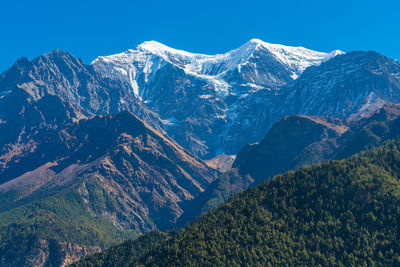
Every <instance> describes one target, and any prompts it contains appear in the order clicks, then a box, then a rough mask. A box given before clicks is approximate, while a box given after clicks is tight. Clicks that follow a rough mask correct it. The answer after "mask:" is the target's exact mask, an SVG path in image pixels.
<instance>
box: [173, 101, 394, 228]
mask: <svg viewBox="0 0 400 267" xmlns="http://www.w3.org/2000/svg"><path fill="white" fill-rule="evenodd" d="M398 135H400V105H399V104H385V105H384V106H383V107H382V108H380V109H379V110H377V111H376V112H374V113H373V114H370V115H369V116H368V117H365V118H359V119H357V120H348V121H344V120H341V119H337V118H323V117H316V116H306V115H294V116H289V117H285V118H283V119H281V120H280V121H278V122H277V123H275V124H274V125H273V126H272V127H271V129H270V130H269V132H268V133H267V135H266V136H265V138H264V139H263V140H262V141H261V142H259V143H255V144H249V145H246V146H245V147H243V148H242V150H240V152H239V153H238V155H237V157H236V159H235V162H234V163H233V169H232V170H229V171H227V172H225V173H224V174H222V175H220V177H219V178H218V179H216V180H215V181H214V182H213V183H212V184H210V185H209V186H208V187H207V189H206V190H205V191H204V192H203V193H201V194H200V195H199V196H197V197H196V198H194V199H193V200H190V201H186V202H185V204H184V213H183V215H182V216H181V217H180V218H179V221H178V225H179V226H184V225H185V224H186V223H188V222H190V221H192V220H193V219H194V218H195V217H196V216H198V215H200V214H204V213H205V212H207V211H208V210H209V209H211V208H213V207H216V206H218V205H220V204H222V203H223V202H225V201H227V200H228V199H229V198H230V197H231V196H232V195H234V194H236V193H238V192H240V191H242V190H244V189H246V188H248V187H250V186H254V185H257V184H259V183H261V182H263V181H265V180H266V179H268V178H271V177H273V176H274V175H276V174H279V173H283V172H285V171H288V170H296V169H298V168H300V167H302V166H304V165H309V164H314V163H318V162H322V161H324V160H332V159H343V158H346V157H349V156H351V155H353V154H355V153H358V152H360V151H362V150H365V149H368V148H371V147H372V146H378V145H380V144H381V143H382V142H384V141H385V140H388V139H390V138H395V137H397V136H398Z"/></svg>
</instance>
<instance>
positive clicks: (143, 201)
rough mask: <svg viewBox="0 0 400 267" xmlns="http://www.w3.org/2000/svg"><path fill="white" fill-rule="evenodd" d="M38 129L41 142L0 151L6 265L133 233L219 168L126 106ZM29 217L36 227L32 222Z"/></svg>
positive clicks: (71, 254) (165, 223)
mask: <svg viewBox="0 0 400 267" xmlns="http://www.w3.org/2000/svg"><path fill="white" fill-rule="evenodd" d="M60 103H62V101H60ZM43 133H44V132H43V131H38V133H37V134H40V136H34V137H33V139H32V140H36V141H37V140H41V142H36V141H35V144H34V145H31V146H30V147H29V149H28V150H25V151H24V153H17V152H15V153H13V154H10V153H8V154H3V155H1V156H0V158H1V159H3V162H2V163H3V168H2V169H1V170H2V174H3V175H4V176H2V177H6V179H3V182H2V183H1V184H0V199H1V201H2V206H1V208H0V254H3V255H2V256H1V257H0V262H1V261H3V262H5V263H7V264H6V265H5V266H13V265H14V264H17V266H18V265H19V264H22V265H32V264H31V263H32V262H36V263H37V264H36V263H35V264H33V265H35V266H36V265H37V266H44V265H46V264H50V262H53V263H54V262H56V264H55V265H56V266H57V265H61V264H66V263H67V262H70V261H71V259H74V260H77V259H79V257H82V256H85V255H87V254H90V253H93V252H95V251H98V250H99V249H101V248H105V247H108V246H109V245H111V244H116V243H118V242H122V241H123V240H124V239H125V238H127V237H132V234H133V236H134V235H136V234H139V233H144V232H148V231H151V230H154V229H166V228H168V227H170V226H171V225H172V224H174V223H175V221H176V220H177V218H178V217H179V216H180V215H181V214H182V212H183V211H182V207H181V205H182V203H183V201H185V200H189V199H192V198H194V197H195V196H196V195H198V194H199V193H201V192H202V191H204V189H205V188H206V187H207V186H208V185H209V184H210V183H211V182H212V181H213V180H214V179H215V178H216V177H217V172H216V171H215V170H214V169H212V168H210V167H208V166H207V165H206V164H205V163H204V162H202V161H201V160H200V159H199V158H197V157H196V156H194V155H193V154H191V153H190V152H187V151H186V150H184V149H183V148H182V147H180V146H179V145H178V144H177V143H176V142H175V141H173V140H172V139H170V138H169V137H166V136H164V135H162V134H161V133H160V132H158V131H156V130H154V129H153V128H151V127H150V126H149V125H148V124H146V123H145V122H143V121H142V120H140V119H139V118H137V117H136V116H135V115H133V114H132V113H130V112H127V111H126V112H121V113H117V114H112V115H104V116H96V117H94V118H92V119H82V120H79V121H78V122H75V123H70V124H68V125H66V126H64V127H58V128H55V129H51V130H48V131H47V132H45V134H43ZM19 149H20V148H15V150H14V151H19ZM21 149H22V148H21ZM5 158H7V160H5ZM24 210H25V211H24ZM75 213H76V214H78V216H76V217H75V216H74V215H73V214H75ZM38 223H39V225H40V226H35V225H38ZM35 227H39V230H35V231H34V232H30V231H29V229H35ZM73 227H75V229H74V228H73ZM48 228H49V229H50V230H43V229H48ZM114 232H115V233H114ZM124 233H131V234H129V235H125V234H124ZM25 234H26V235H27V236H25ZM32 234H33V236H31V235H32ZM9 235H11V237H10V239H7V236H9ZM19 235H22V236H24V237H23V238H22V239H23V241H21V242H22V243H21V244H20V245H18V247H16V248H15V249H17V250H18V251H20V252H18V251H17V250H15V249H13V245H12V244H14V243H15V242H16V241H15V238H17V236H19ZM80 235H82V236H83V237H82V238H81V237H80ZM32 240H33V241H32ZM23 247H26V251H24V250H23V249H22V248H23ZM74 248H77V250H75V249H74ZM17 259H18V260H17Z"/></svg>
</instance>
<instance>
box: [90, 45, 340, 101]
mask: <svg viewBox="0 0 400 267" xmlns="http://www.w3.org/2000/svg"><path fill="white" fill-rule="evenodd" d="M342 53H343V52H341V51H339V50H335V51H332V52H330V53H324V52H317V51H313V50H309V49H306V48H304V47H290V46H285V45H279V44H270V43H266V42H263V41H261V40H259V39H251V40H250V41H248V42H246V43H245V44H244V45H242V46H240V47H239V48H237V49H234V50H231V51H229V52H227V53H224V54H216V55H206V54H199V53H190V52H186V51H183V50H178V49H174V48H171V47H168V46H166V45H164V44H161V43H159V42H156V41H147V42H144V43H142V44H140V45H138V46H136V47H135V48H134V49H130V50H128V51H126V52H123V53H120V54H116V55H111V56H106V57H98V58H97V59H95V60H94V61H93V62H92V65H93V66H94V67H95V69H97V70H98V71H99V72H100V73H102V74H103V75H104V76H106V77H108V78H111V79H119V80H124V81H126V82H128V83H129V84H130V85H131V86H132V89H133V91H134V92H135V94H136V95H137V96H142V95H143V92H142V90H141V88H139V87H140V86H139V85H138V78H139V77H141V78H142V79H143V80H144V82H145V83H146V82H148V81H149V79H151V76H152V75H153V74H154V73H155V72H157V71H158V70H159V69H160V68H162V67H163V66H165V65H172V66H174V67H177V68H179V69H182V70H183V71H184V72H185V73H186V74H187V75H190V76H193V77H194V78H196V79H203V80H205V81H206V82H207V83H209V84H210V85H211V86H213V87H214V88H215V90H216V92H217V93H218V94H220V95H222V96H226V95H227V94H229V93H230V91H231V88H232V86H231V84H230V83H231V82H232V81H228V77H229V78H231V80H232V79H233V78H232V77H233V76H234V75H236V76H243V77H242V78H240V77H239V78H238V77H236V78H235V79H236V80H235V81H234V82H235V83H238V81H237V80H238V79H239V82H240V81H241V80H243V84H244V85H246V84H249V85H250V84H251V85H252V86H250V87H252V88H264V87H267V88H269V87H271V86H272V85H275V84H276V85H281V84H282V77H276V75H277V73H278V74H279V75H280V76H282V75H284V74H282V72H287V75H289V76H290V77H291V79H296V78H297V77H298V76H299V75H300V74H301V73H302V72H303V71H304V70H305V69H306V68H307V67H309V66H313V65H319V64H320V63H321V62H323V61H327V60H329V59H331V58H332V57H334V56H336V55H338V54H342ZM243 69H245V70H246V72H243V74H241V73H242V70H243ZM235 72H237V73H239V74H234V73H235ZM279 75H278V76H279Z"/></svg>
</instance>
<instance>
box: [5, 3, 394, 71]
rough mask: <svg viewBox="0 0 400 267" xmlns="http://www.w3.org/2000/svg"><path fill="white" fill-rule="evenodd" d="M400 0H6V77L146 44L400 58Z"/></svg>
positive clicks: (197, 49) (196, 49)
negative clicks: (58, 60) (21, 68)
mask: <svg viewBox="0 0 400 267" xmlns="http://www.w3.org/2000/svg"><path fill="white" fill-rule="evenodd" d="M399 14H400V1H397V0H391V1H387V0H379V1H372V0H363V1H361V0H347V1H342V0H331V1H325V0H310V1H302V0H291V1H285V0H275V1H269V0H264V1H261V0H260V1H256V0H247V1H246V0H242V1H236V0H230V1H218V0H202V1H190V0H189V1H174V0H164V1H155V0H142V1H136V0H132V1H124V0H108V1H104V0H97V1H92V0H88V1H85V0H79V1H76V0H69V1H63V0H53V1H41V0H35V1H32V0H0V25H1V26H0V27H1V28H0V29H1V31H0V73H1V72H3V71H4V70H6V69H8V68H9V67H10V66H11V65H12V64H13V62H14V61H15V60H16V59H17V58H19V57H22V56H26V57H28V58H34V57H36V56H38V55H40V54H43V53H46V52H48V51H51V50H54V49H56V48H60V49H63V50H66V51H69V52H71V53H73V54H74V55H75V56H77V57H80V58H82V59H83V60H84V61H85V62H87V63H89V62H91V60H93V59H94V58H95V57H96V56H99V55H109V54H113V53H118V52H122V51H125V50H127V49H129V48H133V47H135V46H136V45H137V44H140V43H141V42H143V41H146V40H156V41H159V42H162V43H164V44H166V45H169V46H172V47H175V48H178V49H184V50H188V51H191V52H201V53H209V54H211V53H222V52H225V51H228V50H230V49H233V48H236V47H238V46H240V45H241V44H243V43H244V42H246V41H247V40H249V39H251V38H259V39H262V40H264V41H266V42H271V43H281V44H286V45H294V46H304V47H307V48H310V49H314V50H319V51H330V50H334V49H341V50H344V51H351V50H376V51H378V52H381V53H383V54H385V55H387V56H389V57H391V58H395V59H400V18H399V16H400V15H399Z"/></svg>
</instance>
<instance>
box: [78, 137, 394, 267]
mask: <svg viewBox="0 0 400 267" xmlns="http://www.w3.org/2000/svg"><path fill="white" fill-rule="evenodd" d="M399 147H400V140H399V139H398V138H397V139H395V140H391V141H388V142H386V143H384V144H383V145H381V146H380V147H379V148H374V149H372V150H369V151H367V152H363V153H360V154H357V155H354V156H352V157H350V158H348V159H346V160H341V161H331V162H324V163H322V164H317V165H313V166H308V167H304V168H301V169H299V170H298V171H296V172H293V171H291V172H287V173H284V174H282V175H278V176H276V177H274V178H273V179H270V180H267V181H265V182H264V183H262V184H260V185H259V186H257V187H255V188H252V189H250V190H247V191H245V192H242V193H240V194H238V195H236V196H234V197H232V198H231V199H230V200H229V201H228V202H227V203H225V204H223V205H221V206H220V207H218V208H216V209H215V210H213V211H212V212H210V213H208V214H207V215H205V216H204V217H203V218H201V219H200V220H197V221H195V222H193V223H192V224H190V225H188V226H187V227H185V228H184V229H181V230H175V231H170V232H166V233H160V232H153V233H151V234H149V235H145V236H143V237H141V238H139V239H137V240H135V241H129V242H126V243H124V244H122V245H119V246H116V247H113V248H110V249H109V250H106V251H104V252H102V253H99V254H96V255H94V256H92V257H88V258H86V259H85V260H83V261H81V262H77V263H75V264H73V265H72V266H77V267H78V266H79V267H83V266H140V265H145V266H276V265H277V266H280V265H289V266H318V265H321V266H346V265H351V266H360V265H367V266H368V265H384V266H397V265H399V263H400V258H399V250H398V249H399V243H398V234H399V231H400V229H399V224H398V223H397V222H398V220H399V217H400V210H399V209H398V205H399V202H400V184H399V180H398V177H399V175H400V168H399V166H400V150H399Z"/></svg>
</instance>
